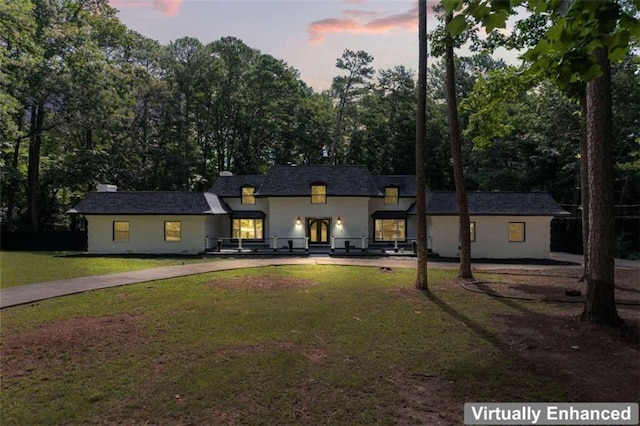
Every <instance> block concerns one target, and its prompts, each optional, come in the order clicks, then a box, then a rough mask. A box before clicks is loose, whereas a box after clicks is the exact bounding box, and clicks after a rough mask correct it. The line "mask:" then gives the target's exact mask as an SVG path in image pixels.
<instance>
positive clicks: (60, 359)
mask: <svg viewBox="0 0 640 426" xmlns="http://www.w3.org/2000/svg"><path fill="white" fill-rule="evenodd" d="M3 334H6V335H5V336H3V340H2V345H1V346H0V360H1V365H2V375H3V377H5V378H11V377H17V376H23V375H26V374H29V372H31V371H43V370H46V369H47V368H50V367H52V366H53V365H56V364H58V363H67V362H78V361H81V360H83V359H92V358H93V359H95V358H96V357H100V358H104V359H109V358H110V357H111V356H112V355H114V354H116V353H117V352H118V351H120V350H122V348H127V347H130V346H131V345H132V344H135V345H136V346H137V345H139V344H141V342H144V336H143V327H142V322H141V318H140V317H139V316H136V315H112V316H106V317H97V318H72V319H66V320H61V321H54V322H50V323H47V324H44V325H42V326H40V327H37V328H35V329H33V330H27V331H22V332H20V333H11V334H8V333H3Z"/></svg>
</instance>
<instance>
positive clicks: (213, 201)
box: [69, 192, 230, 215]
mask: <svg viewBox="0 0 640 426" xmlns="http://www.w3.org/2000/svg"><path fill="white" fill-rule="evenodd" d="M229 212H230V209H229V208H228V207H227V206H226V205H225V204H224V203H223V202H222V201H221V200H220V199H219V198H218V197H217V196H216V195H214V194H209V193H201V192H91V193H89V194H87V196H86V197H85V198H84V199H83V200H82V201H80V203H78V205H76V206H75V207H74V208H73V209H71V210H69V213H77V214H83V215H93V214H95V215H98V214H100V215H102V214H114V215H115V214H120V215H123V214H129V215H142V214H149V215H164V214H171V215H209V214H226V213H229Z"/></svg>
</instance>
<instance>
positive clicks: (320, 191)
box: [311, 185, 327, 204]
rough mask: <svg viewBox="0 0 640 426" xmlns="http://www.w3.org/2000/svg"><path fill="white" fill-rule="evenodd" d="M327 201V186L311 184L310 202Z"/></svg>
mask: <svg viewBox="0 0 640 426" xmlns="http://www.w3.org/2000/svg"><path fill="white" fill-rule="evenodd" d="M326 202H327V186H326V185H311V204H325V203H326Z"/></svg>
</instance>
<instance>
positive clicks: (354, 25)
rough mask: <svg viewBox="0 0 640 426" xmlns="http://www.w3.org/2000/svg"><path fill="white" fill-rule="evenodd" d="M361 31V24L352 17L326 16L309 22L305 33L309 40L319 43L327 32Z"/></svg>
mask: <svg viewBox="0 0 640 426" xmlns="http://www.w3.org/2000/svg"><path fill="white" fill-rule="evenodd" d="M360 31H362V26H361V25H360V24H359V23H358V22H356V21H355V20H353V19H336V18H327V19H321V20H320V21H315V22H312V23H311V24H309V27H308V28H307V34H309V41H310V42H311V43H313V44H320V43H322V42H323V41H324V39H325V35H326V34H327V33H344V32H350V33H358V32H360Z"/></svg>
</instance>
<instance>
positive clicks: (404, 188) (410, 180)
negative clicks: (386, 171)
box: [373, 175, 417, 198]
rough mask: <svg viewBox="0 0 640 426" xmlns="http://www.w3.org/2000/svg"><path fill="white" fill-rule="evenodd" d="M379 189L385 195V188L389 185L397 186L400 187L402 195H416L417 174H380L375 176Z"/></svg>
mask: <svg viewBox="0 0 640 426" xmlns="http://www.w3.org/2000/svg"><path fill="white" fill-rule="evenodd" d="M373 179H374V180H375V182H376V184H377V185H378V189H379V190H380V192H382V194H383V195H384V188H385V187H387V186H397V187H398V188H400V197H409V198H415V197H416V194H417V192H416V176H415V175H389V176H386V175H379V176H374V177H373Z"/></svg>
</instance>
